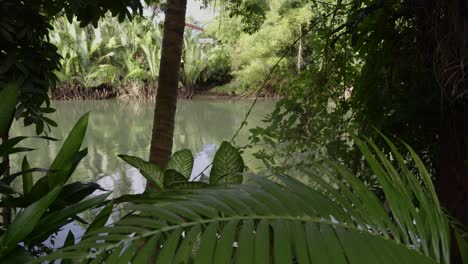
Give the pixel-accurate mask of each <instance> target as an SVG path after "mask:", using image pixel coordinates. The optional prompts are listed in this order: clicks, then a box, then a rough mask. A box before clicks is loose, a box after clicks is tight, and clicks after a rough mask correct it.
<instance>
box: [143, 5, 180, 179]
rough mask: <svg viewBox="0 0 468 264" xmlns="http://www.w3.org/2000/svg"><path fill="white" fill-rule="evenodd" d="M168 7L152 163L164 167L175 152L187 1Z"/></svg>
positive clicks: (157, 96) (153, 133) (152, 141)
mask: <svg viewBox="0 0 468 264" xmlns="http://www.w3.org/2000/svg"><path fill="white" fill-rule="evenodd" d="M166 6H167V7H166V12H165V15H166V17H165V19H164V33H163V43H162V50H161V63H160V67H159V80H158V91H157V95H156V106H155V109H154V120H153V132H152V136H151V148H150V161H151V162H153V163H156V164H157V165H158V166H160V167H161V168H165V167H166V165H167V163H168V161H169V159H170V157H171V153H172V140H173V134H174V120H175V113H176V107H177V91H178V85H179V78H180V62H181V57H182V46H183V43H184V41H183V38H184V27H185V11H186V7H187V0H168V1H167V5H166ZM149 187H151V186H149Z"/></svg>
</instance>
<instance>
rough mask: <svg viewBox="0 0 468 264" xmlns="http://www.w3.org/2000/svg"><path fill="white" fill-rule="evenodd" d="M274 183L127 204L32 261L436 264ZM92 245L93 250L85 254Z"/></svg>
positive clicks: (314, 198)
mask: <svg viewBox="0 0 468 264" xmlns="http://www.w3.org/2000/svg"><path fill="white" fill-rule="evenodd" d="M280 178H281V180H282V182H283V184H282V185H279V184H276V183H274V182H271V181H268V180H266V179H263V178H257V177H253V178H252V179H251V180H250V179H249V182H250V184H246V185H231V188H228V189H219V188H213V189H203V190H192V191H186V192H185V193H184V195H181V194H180V193H179V194H175V193H171V192H167V193H166V192H164V193H161V194H160V195H158V196H157V197H155V198H154V199H153V203H146V204H139V205H132V206H129V210H132V211H134V213H132V214H131V215H129V216H127V217H124V218H123V219H121V220H120V221H117V222H116V223H115V224H114V226H112V227H105V228H103V229H101V230H95V231H94V232H92V233H91V234H89V236H88V237H87V238H85V239H83V240H82V241H81V242H80V243H78V244H77V245H75V246H71V247H68V248H64V249H61V250H58V251H57V252H54V253H52V254H50V255H49V256H47V257H45V258H42V259H39V260H38V262H39V261H45V260H54V259H76V258H78V259H80V258H81V259H86V258H88V257H92V256H96V255H99V256H102V255H100V254H101V252H105V251H106V252H111V253H110V256H115V255H121V256H122V255H125V256H129V257H128V258H126V263H127V261H130V262H131V263H146V262H148V261H150V260H151V261H154V260H155V261H156V263H160V261H166V260H168V259H172V258H174V257H177V261H178V263H203V264H205V263H232V262H234V263H294V262H295V261H299V263H436V262H435V261H434V260H433V259H431V258H429V257H427V256H424V255H422V254H421V253H419V252H418V251H416V250H413V249H410V248H409V247H407V246H405V245H404V244H402V243H399V242H398V241H395V240H391V239H388V238H385V237H384V236H383V235H381V233H380V232H379V231H378V230H374V229H372V228H367V227H365V226H360V225H358V224H357V223H356V222H355V221H354V220H353V219H352V217H350V216H349V215H348V213H347V212H346V210H345V209H344V208H342V207H341V206H340V205H339V204H338V203H337V202H336V201H334V200H332V199H328V198H327V197H326V196H324V195H322V194H321V193H320V192H318V191H316V190H314V189H313V188H311V187H309V186H307V185H304V184H302V183H300V182H298V181H296V180H294V179H292V178H289V177H280ZM158 201H161V202H158ZM162 201H164V202H162ZM80 244H81V245H80ZM143 245H144V246H143ZM153 245H154V246H153ZM155 245H159V246H158V247H156V246H155ZM147 246H148V247H147ZM91 248H94V249H97V250H98V251H97V252H96V253H93V254H89V250H90V249H91ZM148 248H152V250H151V251H146V250H147V249H148ZM140 252H141V254H140ZM110 256H109V258H110ZM103 261H104V262H109V261H106V260H105V259H104V260H103ZM161 263H167V262H161Z"/></svg>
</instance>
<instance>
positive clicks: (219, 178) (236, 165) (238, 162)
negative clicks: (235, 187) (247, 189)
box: [210, 141, 244, 184]
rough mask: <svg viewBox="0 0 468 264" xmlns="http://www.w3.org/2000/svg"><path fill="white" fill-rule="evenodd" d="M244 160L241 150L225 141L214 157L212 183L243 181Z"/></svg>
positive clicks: (211, 173)
mask: <svg viewBox="0 0 468 264" xmlns="http://www.w3.org/2000/svg"><path fill="white" fill-rule="evenodd" d="M243 171H244V160H243V159H242V157H241V155H240V153H239V151H238V150H237V149H236V148H235V147H233V146H232V145H231V144H230V143H229V142H227V141H223V142H222V143H221V146H220V147H219V149H218V151H216V154H215V156H214V159H213V167H212V168H211V172H210V183H211V184H221V183H225V184H229V183H242V175H241V173H242V172H243Z"/></svg>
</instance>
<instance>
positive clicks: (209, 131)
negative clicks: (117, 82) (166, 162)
mask: <svg viewBox="0 0 468 264" xmlns="http://www.w3.org/2000/svg"><path fill="white" fill-rule="evenodd" d="M250 104H251V101H239V100H235V101H233V100H222V101H220V100H191V101H180V102H179V103H178V110H177V115H176V125H175V131H174V150H177V149H182V148H189V149H191V150H192V151H193V153H194V156H195V165H194V173H193V175H192V177H194V176H195V175H197V174H198V173H199V172H200V171H202V170H203V169H204V168H205V167H206V166H207V165H208V164H209V163H210V162H211V160H212V159H213V156H214V153H215V152H216V148H217V145H218V144H219V143H220V142H221V141H222V140H226V139H227V140H228V139H230V138H231V136H232V135H233V133H234V131H235V130H236V129H237V128H238V127H239V125H240V123H241V122H242V120H243V118H244V115H245V114H246V112H247V111H248V108H249V106H250ZM273 105H274V102H272V101H259V102H258V105H257V106H256V108H255V111H254V112H253V113H252V116H251V118H250V119H249V126H248V127H254V126H257V125H260V123H261V120H262V119H263V117H264V116H265V115H266V114H267V113H269V112H271V110H272V109H273ZM53 106H54V107H55V108H56V109H57V112H56V113H54V114H53V115H52V118H53V119H54V120H56V121H57V123H58V124H59V127H58V128H53V130H52V133H51V136H52V137H55V138H58V139H64V138H65V136H66V135H67V133H68V132H69V131H70V129H71V128H72V126H73V124H74V123H75V122H76V120H78V118H79V117H80V116H81V115H83V114H84V113H86V112H88V111H91V117H90V124H89V127H88V132H87V136H86V141H85V144H84V145H85V146H86V147H88V153H89V154H88V156H87V157H86V158H85V159H83V161H82V162H81V164H80V165H79V166H78V168H77V171H76V172H75V174H74V175H73V176H72V179H71V181H97V182H98V183H99V184H101V186H102V187H103V188H105V189H107V190H112V191H113V195H114V196H119V195H122V194H126V193H140V192H142V191H143V189H144V186H145V181H144V178H143V177H141V175H139V173H138V171H137V170H136V169H134V168H131V167H129V166H128V165H126V164H125V163H124V162H123V161H122V160H120V159H119V158H117V155H118V154H128V155H135V156H139V157H143V158H147V157H148V153H149V144H150V137H151V129H152V120H153V107H154V104H153V103H151V102H122V101H117V100H106V101H103V100H101V101H71V102H62V101H57V102H53ZM19 135H26V136H28V135H34V130H33V128H24V127H23V126H22V124H18V123H15V124H13V130H12V136H19ZM247 136H248V130H247V129H244V130H243V131H241V133H240V134H239V140H238V141H237V142H238V143H239V144H244V143H246V142H247ZM61 144H62V142H46V141H44V140H38V139H27V140H25V141H24V145H27V146H29V147H33V148H36V149H37V150H36V151H33V152H31V153H29V154H28V159H29V160H30V163H31V165H32V166H36V167H47V166H48V165H50V164H51V162H52V160H53V158H54V157H55V156H56V154H57V153H58V150H59V148H60V146H61ZM249 154H250V153H249V152H247V153H245V155H244V158H245V160H247V161H248V160H251V159H250V157H249V156H250V155H249ZM21 159H22V156H20V155H17V156H14V157H13V159H12V160H13V161H12V166H13V167H14V168H18V167H19V164H20V161H21ZM253 162H254V163H252V162H251V163H250V164H249V163H248V164H247V165H248V166H251V167H258V166H259V164H258V163H257V164H255V161H253ZM36 176H39V177H40V176H42V175H39V174H37V175H36Z"/></svg>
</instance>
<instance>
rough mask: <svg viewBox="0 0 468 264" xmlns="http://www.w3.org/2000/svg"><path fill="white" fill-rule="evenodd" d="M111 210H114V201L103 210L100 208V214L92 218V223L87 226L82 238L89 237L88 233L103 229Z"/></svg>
mask: <svg viewBox="0 0 468 264" xmlns="http://www.w3.org/2000/svg"><path fill="white" fill-rule="evenodd" d="M112 209H114V201H111V202H109V203H108V204H107V205H106V206H105V207H104V208H102V210H101V212H99V214H98V215H97V216H96V218H94V220H93V222H92V223H91V224H90V225H89V226H88V229H86V232H85V233H84V234H83V237H86V236H88V235H89V233H90V232H92V231H94V230H96V229H99V228H101V227H104V226H105V224H106V223H107V220H109V216H110V214H111V213H112Z"/></svg>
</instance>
